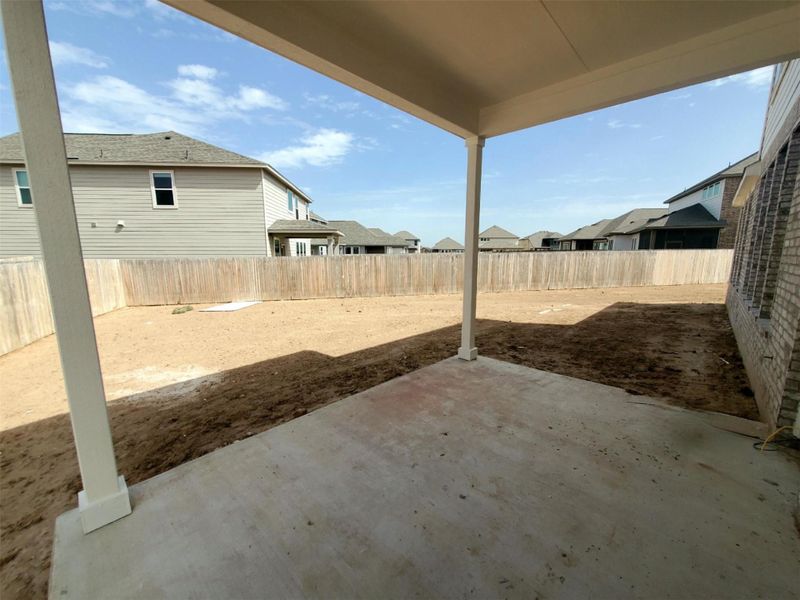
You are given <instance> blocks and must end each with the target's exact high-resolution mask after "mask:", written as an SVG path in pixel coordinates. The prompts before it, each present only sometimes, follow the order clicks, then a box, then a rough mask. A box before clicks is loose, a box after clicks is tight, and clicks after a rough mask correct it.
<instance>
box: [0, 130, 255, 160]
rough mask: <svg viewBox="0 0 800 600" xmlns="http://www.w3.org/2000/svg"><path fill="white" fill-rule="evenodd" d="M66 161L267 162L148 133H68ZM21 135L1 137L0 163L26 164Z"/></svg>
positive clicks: (173, 136)
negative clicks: (24, 162)
mask: <svg viewBox="0 0 800 600" xmlns="http://www.w3.org/2000/svg"><path fill="white" fill-rule="evenodd" d="M64 145H65V146H66V149H67V158H68V160H69V161H70V162H76V163H92V164H97V163H139V164H143V165H158V164H163V165H167V164H169V165H208V164H211V165H236V166H256V167H264V166H266V164H265V163H263V162H261V161H259V160H255V159H254V158H249V157H247V156H243V155H241V154H236V153H235V152H231V151H230V150H225V149H223V148H219V147H218V146H212V145H211V144H207V143H205V142H201V141H200V140H196V139H194V138H190V137H187V136H185V135H181V134H180V133H176V132H174V131H162V132H159V133H146V134H141V135H140V134H132V133H122V134H116V133H115V134H107V133H65V134H64ZM23 161H24V154H23V152H22V139H21V138H20V135H19V133H12V134H11V135H7V136H5V137H3V138H0V162H20V163H21V162H23Z"/></svg>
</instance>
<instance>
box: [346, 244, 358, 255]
mask: <svg viewBox="0 0 800 600" xmlns="http://www.w3.org/2000/svg"><path fill="white" fill-rule="evenodd" d="M360 252H361V248H360V247H359V246H345V247H344V253H345V254H359V253H360Z"/></svg>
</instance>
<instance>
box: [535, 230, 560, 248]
mask: <svg viewBox="0 0 800 600" xmlns="http://www.w3.org/2000/svg"><path fill="white" fill-rule="evenodd" d="M560 237H561V234H560V233H558V232H557V231H537V232H536V233H532V234H530V235H529V236H527V240H528V242H530V245H531V248H541V247H542V240H543V239H545V238H554V239H558V238H560Z"/></svg>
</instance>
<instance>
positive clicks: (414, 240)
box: [394, 230, 422, 254]
mask: <svg viewBox="0 0 800 600" xmlns="http://www.w3.org/2000/svg"><path fill="white" fill-rule="evenodd" d="M394 237H398V238H400V239H403V240H405V241H406V248H407V252H408V253H409V254H419V253H420V250H421V246H420V242H421V241H422V240H420V239H419V238H418V237H417V236H416V235H414V234H413V233H411V232H410V231H405V230H403V231H398V232H397V233H395V234H394Z"/></svg>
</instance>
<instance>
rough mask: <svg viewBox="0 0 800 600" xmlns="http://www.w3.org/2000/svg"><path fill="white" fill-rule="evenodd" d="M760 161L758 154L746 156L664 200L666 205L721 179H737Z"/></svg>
mask: <svg viewBox="0 0 800 600" xmlns="http://www.w3.org/2000/svg"><path fill="white" fill-rule="evenodd" d="M758 159H759V156H758V152H753V154H751V155H750V156H745V157H744V158H743V159H742V160H740V161H739V162H735V163H733V164H732V165H729V166H727V167H725V168H724V169H722V170H721V171H717V172H716V173H714V174H713V175H712V176H711V177H706V178H705V179H703V181H701V182H699V183H696V184H694V185H693V186H692V187H689V188H686V189H685V190H683V191H682V192H681V193H680V194H675V195H674V196H673V197H672V198H669V199H667V200H664V204H669V203H670V202H675V200H680V199H681V198H683V197H684V196H688V195H689V194H693V193H695V192H696V191H697V190H701V189H703V188H704V187H706V186H707V185H710V184H712V183H714V182H716V181H718V180H720V179H725V178H726V177H737V176H739V175H741V174H742V173H744V170H745V169H746V168H747V167H748V166H750V165H751V164H753V163H754V162H757V161H758Z"/></svg>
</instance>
